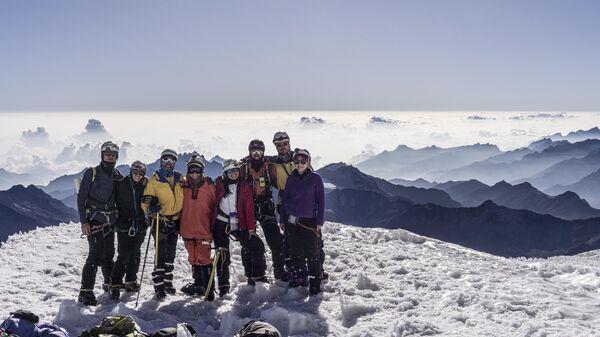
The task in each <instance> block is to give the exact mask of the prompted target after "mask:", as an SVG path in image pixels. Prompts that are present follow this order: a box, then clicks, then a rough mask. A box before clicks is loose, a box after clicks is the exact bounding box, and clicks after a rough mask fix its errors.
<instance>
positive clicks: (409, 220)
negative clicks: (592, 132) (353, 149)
mask: <svg viewBox="0 0 600 337" xmlns="http://www.w3.org/2000/svg"><path fill="white" fill-rule="evenodd" d="M380 227H384V228H402V229H406V230H409V231H411V232H414V233H417V234H420V235H425V236H429V237H433V238H436V239H439V240H443V241H447V242H453V243H456V244H460V245H462V246H465V247H469V248H473V249H477V250H480V251H484V252H488V253H491V254H495V255H501V256H506V257H517V256H527V257H546V256H553V255H572V254H579V253H581V252H584V251H588V250H594V249H599V248H600V218H592V219H587V220H573V221H568V220H563V219H559V218H556V217H553V216H551V215H540V214H537V213H534V212H531V211H526V210H514V209H510V208H507V207H503V206H498V205H496V204H494V203H493V202H492V201H489V200H488V201H486V202H484V203H483V204H481V205H479V206H477V207H472V208H464V207H461V208H447V207H442V206H438V205H432V204H428V205H415V206H413V207H411V208H409V209H408V210H406V211H404V212H398V213H397V214H395V215H394V216H392V217H390V218H389V219H387V220H386V221H385V222H382V223H380Z"/></svg>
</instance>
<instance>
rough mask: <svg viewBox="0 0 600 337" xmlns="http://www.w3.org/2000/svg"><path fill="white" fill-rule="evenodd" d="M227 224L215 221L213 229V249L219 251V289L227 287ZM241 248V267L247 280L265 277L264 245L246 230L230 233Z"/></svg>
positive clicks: (229, 263)
mask: <svg viewBox="0 0 600 337" xmlns="http://www.w3.org/2000/svg"><path fill="white" fill-rule="evenodd" d="M227 225H228V224H227V223H226V222H225V221H222V220H217V222H216V223H215V225H214V227H213V238H214V240H215V247H216V248H217V249H221V252H220V256H219V259H218V260H217V277H218V282H219V288H222V287H229V265H231V254H230V252H229V241H230V240H229V234H227V232H226V231H227V227H228V226H227ZM230 234H231V235H232V236H233V237H235V239H236V240H238V242H239V243H240V245H241V246H242V252H241V255H242V265H243V266H244V274H245V275H246V277H247V278H251V279H254V280H257V279H259V278H262V277H264V276H265V271H266V269H267V264H266V261H265V245H264V243H263V242H262V240H261V239H260V238H259V237H258V236H257V235H249V232H248V231H247V230H236V231H233V232H231V233H230Z"/></svg>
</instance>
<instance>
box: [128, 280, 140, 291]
mask: <svg viewBox="0 0 600 337" xmlns="http://www.w3.org/2000/svg"><path fill="white" fill-rule="evenodd" d="M125 291H126V292H135V293H137V292H138V291H140V284H139V283H137V281H131V282H125Z"/></svg>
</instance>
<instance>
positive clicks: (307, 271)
mask: <svg viewBox="0 0 600 337" xmlns="http://www.w3.org/2000/svg"><path fill="white" fill-rule="evenodd" d="M316 230H317V229H316V226H315V225H314V223H313V224H293V223H289V222H288V223H287V224H286V226H285V231H286V232H288V233H287V235H288V242H289V243H290V250H291V254H292V255H291V265H292V271H291V275H290V276H291V278H292V279H293V280H296V281H299V283H304V282H302V281H304V280H306V279H308V281H309V282H310V285H311V286H319V285H320V284H321V278H320V274H321V256H320V250H319V237H318V235H317V232H316Z"/></svg>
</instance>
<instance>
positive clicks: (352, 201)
mask: <svg viewBox="0 0 600 337" xmlns="http://www.w3.org/2000/svg"><path fill="white" fill-rule="evenodd" d="M318 172H319V174H321V176H322V177H323V179H324V181H326V182H327V183H328V184H331V185H334V186H335V188H333V189H328V190H327V193H326V196H325V198H326V208H327V210H326V218H327V219H328V220H330V221H338V222H344V223H348V224H353V225H357V226H362V227H384V228H403V229H407V230H410V231H412V232H415V233H417V234H421V235H426V236H430V237H433V238H436V239H440V240H444V241H449V242H453V243H457V244H460V245H464V246H467V247H470V248H474V249H478V250H481V251H485V252H489V253H492V254H496V255H502V256H551V255H559V254H575V253H579V252H581V251H585V250H589V249H597V248H600V218H591V219H587V220H565V219H561V218H558V217H555V216H552V215H548V214H546V215H544V214H538V213H535V212H532V211H529V210H524V209H511V208H508V207H504V206H500V205H497V204H496V203H494V202H493V201H491V200H487V198H490V199H496V200H498V202H502V203H506V204H510V205H511V206H514V207H518V208H523V207H529V208H534V209H536V210H539V211H544V212H546V213H551V212H552V213H555V214H560V215H561V216H563V217H566V218H574V217H576V216H581V214H584V215H583V216H585V217H589V216H598V215H600V211H598V210H595V209H593V208H591V207H589V205H588V204H587V203H586V202H585V201H584V200H581V199H580V198H579V197H577V195H575V194H574V193H566V194H565V195H563V196H560V197H556V198H552V197H549V196H547V195H545V194H543V193H542V192H540V191H539V190H536V189H535V188H533V186H531V185H530V184H521V185H517V186H512V185H510V184H508V183H506V182H502V183H499V184H497V185H495V186H488V185H485V184H483V183H481V182H479V181H476V180H470V181H465V182H447V183H444V184H438V185H436V188H435V189H421V190H424V191H429V193H431V191H439V190H440V189H443V190H445V191H447V192H448V194H450V196H454V197H453V199H454V200H462V201H463V202H465V203H472V204H476V206H477V207H456V206H452V207H448V206H441V205H440V204H439V200H436V201H437V202H438V204H435V203H426V204H424V203H422V202H423V201H424V200H423V199H422V198H421V199H420V200H419V202H416V201H415V200H414V195H411V194H410V193H402V194H400V193H389V191H390V190H391V188H389V187H386V188H385V189H383V188H381V185H382V184H380V185H378V181H379V180H378V178H375V177H371V176H369V175H366V174H364V173H362V172H360V171H359V170H358V169H356V168H355V167H352V166H348V165H345V164H342V163H338V164H332V165H328V166H326V167H324V168H322V169H320V170H319V171H318ZM405 188H407V189H408V188H409V187H405ZM410 189H415V190H419V189H417V188H414V187H411V188H410ZM386 190H387V191H386ZM421 193H425V192H421ZM429 199H430V200H431V199H433V198H432V195H429ZM484 199H486V200H484ZM513 199H514V200H513ZM454 200H452V201H453V202H452V205H455V203H456V201H454ZM480 200H483V201H481V202H480ZM573 212H578V215H573V214H572V213H573Z"/></svg>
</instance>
